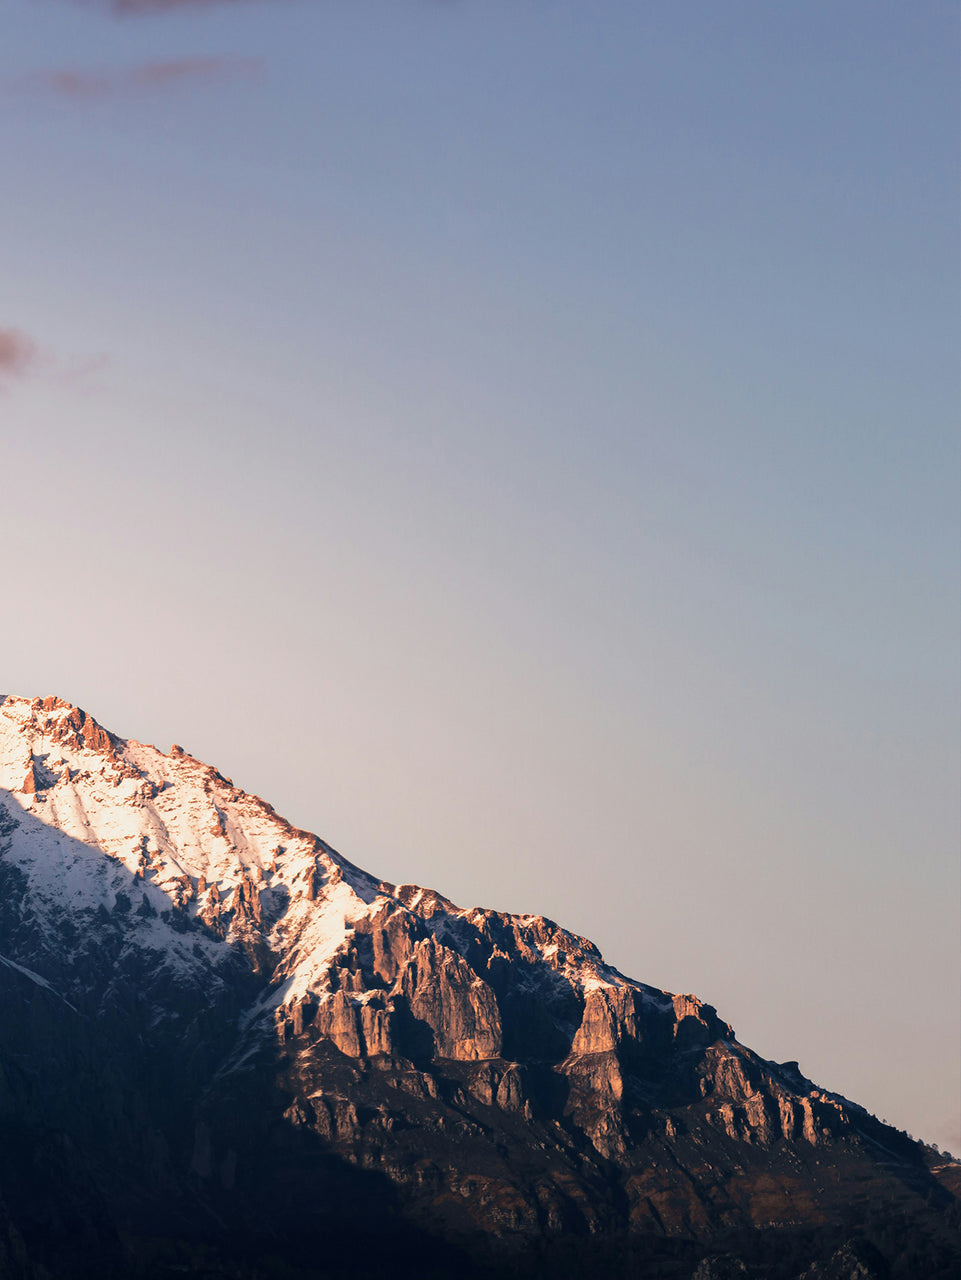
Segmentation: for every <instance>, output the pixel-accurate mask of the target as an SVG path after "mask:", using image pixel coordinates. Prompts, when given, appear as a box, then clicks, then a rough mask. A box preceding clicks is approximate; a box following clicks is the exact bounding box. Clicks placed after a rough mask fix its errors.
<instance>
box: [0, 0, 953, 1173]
mask: <svg viewBox="0 0 961 1280" xmlns="http://www.w3.org/2000/svg"><path fill="white" fill-rule="evenodd" d="M959 17H961V13H959V5H958V4H957V3H946V2H940V0H920V3H917V4H912V5H904V4H902V3H885V2H884V0H880V2H879V0H871V3H868V2H867V0H864V2H861V0H833V2H832V3H830V4H822V3H818V2H817V0H812V2H810V3H806V4H804V5H770V4H767V3H761V2H760V0H757V2H754V3H741V2H740V0H726V3H725V4H723V5H718V4H716V3H713V2H711V3H707V2H703V0H692V2H691V3H688V4H685V5H669V4H663V5H660V4H653V3H651V4H638V3H637V0H598V3H596V4H593V5H586V4H583V3H575V2H574V0H510V3H507V2H506V0H7V3H5V4H4V5H3V7H2V13H0V112H2V119H3V127H2V129H0V166H2V167H0V174H2V177H0V190H2V198H0V494H2V500H0V538H2V546H3V550H4V559H3V564H4V585H3V590H2V593H0V602H2V603H0V609H2V612H3V626H2V628H0V673H2V674H0V688H2V689H3V691H4V692H8V693H14V694H20V695H27V696H32V695H34V694H41V695H43V694H48V693H56V694H59V695H60V696H62V697H65V698H67V699H69V700H70V701H71V702H74V703H77V704H79V705H81V706H83V707H84V708H85V709H86V710H88V711H90V712H91V713H92V714H94V715H95V716H96V717H97V718H98V719H99V720H100V721H101V722H102V723H104V724H105V725H107V726H108V727H109V728H111V729H112V730H114V731H116V732H118V733H121V734H123V735H125V736H130V737H134V738H137V739H139V740H142V741H148V742H154V743H156V744H157V745H159V746H161V747H163V748H164V749H166V748H167V747H169V745H170V743H172V742H175V741H176V742H178V743H181V744H182V745H183V746H184V747H185V748H186V749H187V750H189V751H191V752H192V753H193V754H195V755H197V756H199V757H201V758H203V759H206V760H208V761H210V762H211V763H214V764H215V765H217V766H218V767H219V768H220V769H222V770H223V771H224V772H225V773H227V774H229V775H230V776H232V777H233V778H234V780H235V781H236V782H237V783H238V784H239V785H241V786H243V787H245V788H246V789H247V790H250V791H253V792H256V793H259V794H261V795H263V796H265V797H266V798H267V799H269V800H270V801H271V803H273V804H274V805H275V807H276V808H277V809H278V811H279V812H281V813H283V814H284V815H285V816H287V817H289V818H290V819H291V820H292V821H294V822H296V823H297V824H298V825H300V826H303V827H307V828H309V829H310V830H314V831H316V832H318V833H319V834H320V835H321V836H323V838H324V839H326V840H327V841H329V842H330V843H332V844H333V845H334V846H335V847H336V848H338V849H339V850H340V852H342V853H343V854H344V855H345V856H347V857H348V858H350V859H351V860H352V861H354V862H356V863H358V864H359V865H361V866H363V867H364V868H366V869H367V870H369V871H371V872H373V873H375V874H377V875H379V876H382V877H384V878H385V879H387V880H391V881H394V882H414V883H418V884H425V885H429V886H432V887H434V888H436V889H438V890H440V891H441V892H443V893H445V894H447V895H448V896H449V897H451V898H452V899H454V901H456V902H458V903H460V904H461V905H464V906H471V905H483V906H488V907H494V908H498V909H502V910H511V911H517V912H537V913H541V914H545V915H548V916H550V917H551V918H553V919H556V920H558V921H559V922H561V923H562V924H564V925H565V926H566V927H568V928H570V929H572V930H574V931H575V932H578V933H582V934H585V935H586V936H588V937H590V938H592V939H593V940H594V941H595V942H596V943H597V944H598V945H599V946H600V947H601V949H602V951H603V952H604V954H605V956H606V958H607V959H608V960H609V961H611V962H612V963H614V964H615V965H617V966H618V967H619V968H620V969H622V970H623V971H624V972H626V973H628V974H630V975H632V976H634V977H638V978H640V979H642V980H643V981H646V982H649V983H652V984H654V985H657V986H660V987H663V988H665V989H667V990H671V991H690V992H694V993H696V994H697V995H698V996H699V997H701V998H702V999H705V1000H707V1001H709V1002H710V1003H712V1004H714V1005H716V1007H717V1008H718V1010H719V1012H720V1013H721V1015H722V1016H723V1017H724V1018H726V1019H727V1020H728V1021H730V1022H731V1023H732V1024H733V1025H734V1027H735V1030H736V1031H737V1033H738V1036H739V1038H740V1039H741V1040H742V1041H743V1042H744V1043H747V1044H749V1045H750V1046H751V1047H752V1048H754V1049H756V1050H757V1051H758V1052H760V1053H761V1054H762V1055H763V1056H765V1057H770V1058H775V1059H778V1060H784V1059H794V1058H797V1059H799V1060H800V1062H801V1067H802V1069H803V1070H804V1071H805V1072H806V1073H807V1074H808V1075H809V1076H811V1077H812V1078H813V1079H814V1080H816V1081H817V1082H818V1083H819V1084H821V1085H822V1086H824V1087H827V1088H829V1089H832V1090H835V1091H837V1092H840V1093H843V1094H845V1095H847V1096H848V1097H851V1098H853V1099H855V1100H856V1101H858V1102H860V1103H862V1104H863V1105H865V1106H867V1107H868V1108H869V1109H870V1110H871V1111H874V1112H875V1113H876V1114H878V1115H880V1116H882V1117H883V1118H886V1119H887V1120H889V1121H890V1122H892V1123H894V1124H896V1125H898V1126H899V1127H902V1128H905V1129H907V1130H908V1131H909V1132H911V1133H913V1134H915V1136H918V1137H920V1138H923V1139H924V1140H926V1141H930V1142H934V1143H937V1144H938V1145H939V1146H942V1147H947V1148H949V1149H950V1150H952V1151H954V1152H956V1153H959V1154H961V1012H959V1010H961V974H959V960H958V956H959V947H961V870H959V843H961V831H959V811H961V802H959V785H958V779H959V775H961V743H959V724H961V714H959V713H961V689H959V660H958V653H959V641H961V589H959V577H961V575H959V535H961V511H959V505H961V504H959V477H961V457H959V454H961V447H959V432H958V408H959V396H958V392H959V385H958V350H959V347H958V340H959V336H961V335H959V329H961V324H959V307H958V299H959V290H958V283H959V280H958V276H959V254H958V244H959V225H958V224H959V213H958V209H959V200H958V195H959V173H958V116H959V113H958V107H959V77H958V52H959Z"/></svg>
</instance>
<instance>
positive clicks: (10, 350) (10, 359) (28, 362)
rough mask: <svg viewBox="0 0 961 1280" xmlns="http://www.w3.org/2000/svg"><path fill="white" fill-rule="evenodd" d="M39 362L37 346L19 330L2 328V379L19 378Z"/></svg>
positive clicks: (0, 344)
mask: <svg viewBox="0 0 961 1280" xmlns="http://www.w3.org/2000/svg"><path fill="white" fill-rule="evenodd" d="M36 361H37V344H36V343H35V342H34V341H33V339H32V338H28V337H27V335H26V334H25V333H21V331H20V330H19V329H3V328H0V379H6V378H19V377H22V376H23V375H24V374H25V373H27V372H29V370H30V369H31V368H32V367H33V365H34V364H35V363H36Z"/></svg>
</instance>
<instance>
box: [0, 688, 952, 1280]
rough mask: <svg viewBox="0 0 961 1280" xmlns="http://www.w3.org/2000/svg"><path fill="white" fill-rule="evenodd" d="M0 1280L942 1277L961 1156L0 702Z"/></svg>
mask: <svg viewBox="0 0 961 1280" xmlns="http://www.w3.org/2000/svg"><path fill="white" fill-rule="evenodd" d="M0 1000H2V1004H0V1008H2V1009H3V1015H4V1016H3V1019H2V1021H0V1143H2V1146H0V1150H2V1151H3V1152H4V1157H5V1158H4V1160H3V1161H2V1162H0V1277H2V1276H9V1277H15V1278H16V1280H41V1278H42V1277H61V1276H63V1277H79V1276H88V1275H89V1276H93V1275H96V1276H98V1277H103V1276H117V1277H136V1276H143V1277H160V1276H173V1275H175V1274H189V1275H193V1276H209V1277H221V1276H223V1277H228V1276H229V1277H238V1278H239V1277H249V1278H250V1280H253V1278H254V1277H260V1278H262V1280H274V1278H277V1280H280V1278H281V1277H284V1278H288V1277H290V1278H293V1277H298V1278H300V1280H306V1278H307V1277H328V1276H330V1277H333V1276H341V1275H348V1274H349V1275H351V1276H354V1277H371V1278H372V1277H374V1276H391V1277H397V1276H404V1275H416V1276H418V1277H430V1276H434V1277H437V1278H438V1280H440V1277H453V1276H457V1277H459V1278H461V1280H466V1278H467V1277H474V1276H476V1277H481V1276H485V1277H488V1276H489V1277H493V1276H509V1275H516V1276H518V1277H520V1276H527V1277H534V1276H541V1275H550V1276H558V1277H563V1276H575V1275H576V1276H585V1275H586V1276H597V1277H605V1276H611V1277H613V1276H618V1277H622V1276H645V1277H647V1276H661V1275H663V1276H677V1277H692V1276H696V1277H697V1280H720V1278H721V1277H725V1276H728V1275H738V1276H758V1277H761V1276H765V1277H766V1276H771V1277H775V1278H776V1277H782V1276H783V1277H784V1278H785V1280H796V1278H798V1277H801V1276H802V1275H803V1277H804V1280H818V1278H819V1277H824V1278H825V1280H830V1278H832V1277H834V1278H836V1280H840V1278H843V1280H847V1278H848V1277H852V1278H858V1280H872V1278H874V1280H886V1278H888V1277H901V1276H903V1277H905V1280H907V1278H908V1277H911V1280H917V1278H918V1277H924V1276H932V1277H934V1276H943V1277H948V1276H955V1275H957V1274H958V1273H959V1272H958V1269H957V1268H958V1267H959V1265H961V1243H959V1233H958V1228H959V1226H961V1200H959V1198H958V1195H959V1191H961V1166H959V1165H958V1164H957V1163H956V1162H954V1161H952V1160H949V1159H947V1158H945V1157H941V1156H939V1155H938V1153H937V1152H935V1151H934V1150H932V1149H929V1148H926V1147H924V1146H922V1145H921V1144H919V1143H916V1142H914V1141H913V1140H912V1139H910V1138H908V1136H907V1135H906V1134H903V1133H900V1132H899V1131H897V1130H894V1129H892V1128H889V1127H888V1126H886V1125H884V1124H882V1123H881V1122H880V1121H878V1120H877V1119H875V1118H874V1117H873V1116H871V1115H869V1114H868V1113H867V1112H866V1111H865V1110H863V1109H862V1108H860V1107H858V1106H857V1105H855V1104H854V1103H851V1102H849V1101H847V1100H846V1099H844V1098H841V1097H839V1096H838V1095H836V1094H833V1093H830V1092H828V1091H826V1090H824V1089H821V1088H819V1087H817V1086H816V1085H814V1084H813V1083H812V1082H811V1081H810V1080H808V1079H806V1078H805V1077H804V1076H803V1074H802V1073H801V1071H800V1069H799V1067H798V1064H797V1063H796V1062H787V1063H775V1062H770V1061H766V1060H764V1059H762V1058H761V1057H759V1056H758V1055H757V1054H755V1053H753V1052H752V1051H751V1050H750V1049H748V1048H746V1047H745V1046H744V1045H741V1044H740V1043H739V1042H738V1041H737V1039H736V1037H735V1034H734V1032H733V1030H732V1028H731V1027H730V1026H729V1025H728V1024H727V1023H725V1022H724V1021H723V1020H722V1019H721V1018H720V1017H719V1016H718V1015H717V1013H716V1012H715V1010H714V1009H713V1008H711V1007H710V1006H709V1005H706V1004H704V1003H702V1002H701V1001H700V1000H698V999H697V998H696V997H695V996H693V995H672V994H669V993H667V992H664V991H660V990H658V989H656V988H654V987H651V986H647V985H646V984H644V983H643V982H638V981H635V980H634V979H632V978H628V977H625V976H624V975H623V974H621V973H619V972H618V971H617V970H616V969H614V968H612V967H611V966H610V965H608V964H606V963H605V962H604V960H603V958H602V956H601V955H600V953H599V951H598V950H597V948H596V947H595V946H594V945H593V943H591V942H588V941H587V940H586V939H585V938H581V937H578V936H577V935H575V934H572V933H570V932H568V931H567V930H565V929H563V928H561V927H560V926H559V925H557V924H555V923H554V922H553V921H551V920H547V919H545V918H544V917H541V916H528V915H524V916H515V915H507V914H504V913H501V912H496V911H485V910H481V909H477V908H475V909H470V910H464V909H461V908H459V907H457V906H455V905H454V904H453V903H452V902H450V901H448V900H447V899H446V898H444V897H442V896H441V895H440V894H438V893H435V892H433V891H432V890H430V889H423V888H418V887H417V886H414V885H390V884H387V883H385V882H383V881H380V880H377V879H376V878H375V877H373V876H371V875H368V874H367V873H366V872H364V871H361V870H360V869H358V868H357V867H355V866H354V865H353V864H351V863H350V862H348V861H347V860H346V859H345V858H343V857H341V856H340V855H339V854H338V853H337V852H335V851H334V850H333V849H332V848H330V847H329V846H328V845H326V844H325V843H324V842H323V841H322V840H320V839H318V837H317V836H315V835H312V834H311V833H309V832H306V831H301V830H299V829H297V828H295V827H293V826H291V825H290V823H288V822H286V821H285V820H284V819H283V818H281V817H280V816H278V815H277V814H276V813H275V812H274V810H273V809H272V808H271V806H270V805H269V804H267V803H266V802H265V801H263V800H261V799H259V798H258V797H256V796H254V795H250V794H248V793H246V792H244V791H242V790H241V789H239V788H238V787H236V786H234V784H233V783H232V782H231V780H230V779H229V778H226V777H224V776H223V775H222V774H220V773H219V772H218V771H217V770H216V769H215V768H213V767H211V766H210V765H206V764H204V763H202V762H201V761H199V760H197V759H195V758H194V757H193V756H191V755H189V754H188V753H187V752H185V751H184V750H182V749H181V748H180V747H177V746H174V747H172V748H171V749H170V751H169V753H167V754H164V753H163V752H161V751H158V750H157V749H156V748H154V747H151V746H146V745H144V744H142V743H139V742H135V741H133V740H124V739H121V738H119V737H117V736H116V735H114V734H112V733H110V732H108V731H107V730H105V729H104V728H102V727H101V726H100V725H99V724H98V723H97V722H96V721H95V720H94V719H93V718H92V717H91V716H90V715H88V714H86V713H85V712H84V711H81V710H80V709H79V708H77V707H75V706H72V705H70V704H69V703H67V702H64V701H62V700H60V699H59V698H44V699H42V700H41V699H38V698H35V699H33V700H27V699H24V698H16V697H10V696H7V697H3V698H0Z"/></svg>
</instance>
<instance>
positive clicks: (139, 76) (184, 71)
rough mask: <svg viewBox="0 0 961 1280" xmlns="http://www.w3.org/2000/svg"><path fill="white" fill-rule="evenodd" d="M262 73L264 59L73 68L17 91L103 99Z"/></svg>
mask: <svg viewBox="0 0 961 1280" xmlns="http://www.w3.org/2000/svg"><path fill="white" fill-rule="evenodd" d="M262 70H263V62H262V60H261V59H260V58H223V57H210V58H171V59H167V60H165V61H158V62H144V63H141V64H140V65H139V66H135V67H124V68H122V69H119V70H109V71H88V70H86V69H81V68H72V67H61V68H57V69H55V70H51V71H36V72H33V73H32V74H30V75H28V76H24V77H23V78H22V79H21V80H19V81H18V82H17V87H18V88H19V89H21V90H23V89H26V90H32V91H34V92H45V93H53V94H58V95H60V96H62V97H65V98H78V99H80V98H102V97H105V96H107V95H109V94H117V93H138V92H145V91H149V90H152V89H164V88H168V87H171V86H173V85H178V84H185V83H203V82H209V81H214V80H236V79H241V78H246V79H251V78H256V77H257V76H259V75H260V73H261V72H262Z"/></svg>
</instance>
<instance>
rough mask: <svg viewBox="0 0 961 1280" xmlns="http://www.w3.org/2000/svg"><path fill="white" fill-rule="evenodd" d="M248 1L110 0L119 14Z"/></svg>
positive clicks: (197, 7) (196, 7)
mask: <svg viewBox="0 0 961 1280" xmlns="http://www.w3.org/2000/svg"><path fill="white" fill-rule="evenodd" d="M246 2H247V0H108V3H109V7H110V8H111V9H112V10H113V12H114V13H118V14H137V13H163V12H164V10H167V9H208V8H211V7H212V6H213V5H215V4H243V3H246Z"/></svg>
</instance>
